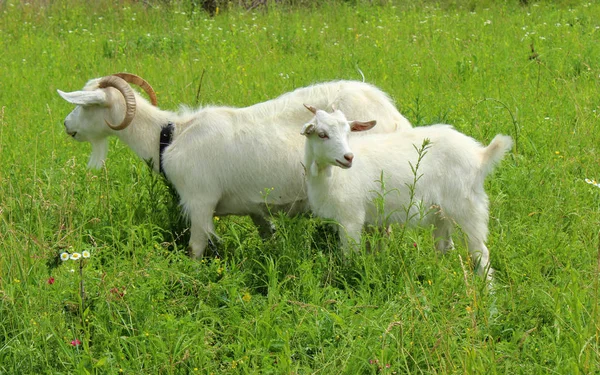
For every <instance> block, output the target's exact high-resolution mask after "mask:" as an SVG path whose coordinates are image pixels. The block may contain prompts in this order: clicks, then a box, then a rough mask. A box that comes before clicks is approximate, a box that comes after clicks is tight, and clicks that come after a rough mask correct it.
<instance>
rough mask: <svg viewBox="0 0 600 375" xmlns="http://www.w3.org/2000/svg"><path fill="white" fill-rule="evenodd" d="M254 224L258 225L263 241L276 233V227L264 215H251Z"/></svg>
mask: <svg viewBox="0 0 600 375" xmlns="http://www.w3.org/2000/svg"><path fill="white" fill-rule="evenodd" d="M250 218H251V219H252V222H253V223H254V225H256V228H257V229H258V234H259V235H260V237H261V238H262V239H263V240H266V239H268V238H270V237H271V236H272V235H273V233H275V226H274V225H273V223H271V221H270V220H269V219H267V218H266V217H264V216H263V215H255V214H252V215H250Z"/></svg>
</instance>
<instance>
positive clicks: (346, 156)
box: [344, 152, 354, 163]
mask: <svg viewBox="0 0 600 375" xmlns="http://www.w3.org/2000/svg"><path fill="white" fill-rule="evenodd" d="M344 159H346V160H348V162H349V163H352V159H354V154H353V153H351V152H349V153H347V154H344Z"/></svg>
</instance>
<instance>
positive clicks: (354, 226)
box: [337, 223, 363, 255]
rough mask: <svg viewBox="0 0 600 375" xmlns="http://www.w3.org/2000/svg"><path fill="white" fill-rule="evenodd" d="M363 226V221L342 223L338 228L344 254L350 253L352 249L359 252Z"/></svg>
mask: <svg viewBox="0 0 600 375" xmlns="http://www.w3.org/2000/svg"><path fill="white" fill-rule="evenodd" d="M362 228H363V225H362V223H345V224H344V225H342V224H340V226H339V227H338V228H337V230H338V232H339V235H340V243H341V246H342V251H343V252H344V255H348V254H349V253H350V251H355V252H358V250H359V249H360V238H361V234H362Z"/></svg>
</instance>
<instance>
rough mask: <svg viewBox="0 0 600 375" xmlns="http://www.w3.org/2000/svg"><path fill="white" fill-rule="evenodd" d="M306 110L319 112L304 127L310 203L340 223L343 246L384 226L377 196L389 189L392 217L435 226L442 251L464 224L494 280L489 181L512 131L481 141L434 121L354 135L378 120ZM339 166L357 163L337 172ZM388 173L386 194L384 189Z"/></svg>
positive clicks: (472, 248)
mask: <svg viewBox="0 0 600 375" xmlns="http://www.w3.org/2000/svg"><path fill="white" fill-rule="evenodd" d="M307 108H308V109H309V110H310V111H311V112H312V113H313V114H314V118H313V119H312V120H311V121H310V122H309V123H307V124H305V125H304V127H303V128H302V132H301V134H302V135H305V136H306V146H305V165H306V168H307V172H306V181H307V190H308V200H309V204H310V207H311V209H312V211H313V212H314V213H315V214H316V215H317V216H320V217H323V218H328V219H333V220H335V221H336V222H337V223H338V224H339V226H340V228H339V232H340V240H341V241H342V244H343V246H344V248H345V249H347V247H348V246H351V245H352V244H351V243H349V241H355V242H360V238H361V231H362V229H363V226H364V225H365V224H369V225H381V224H380V223H381V217H380V216H381V215H382V213H381V212H378V209H377V207H376V204H375V201H376V198H377V197H381V196H382V194H384V193H385V202H384V210H385V213H384V214H385V215H386V217H387V219H388V220H389V221H388V223H404V222H406V221H407V220H408V221H412V222H409V223H406V224H417V221H420V222H419V223H418V224H425V225H431V224H433V225H434V227H435V229H434V236H435V239H436V241H437V243H436V247H437V249H438V250H441V251H446V250H448V249H449V248H451V247H452V246H453V243H452V238H451V235H452V230H453V229H454V227H455V226H458V227H460V228H461V229H462V231H463V232H464V234H465V235H466V237H467V246H468V249H469V253H470V255H471V257H472V259H473V261H474V264H475V265H477V269H478V273H479V274H480V275H485V274H486V273H487V275H489V276H488V277H490V278H491V272H492V269H491V268H490V261H489V251H488V249H487V247H486V246H485V241H486V239H487V234H488V225H487V224H488V215H489V213H488V197H487V195H486V193H485V190H484V187H483V181H484V178H485V177H486V175H487V174H488V173H489V172H491V171H492V169H493V167H494V165H495V164H497V163H498V162H499V161H500V160H502V158H503V156H504V154H505V152H506V151H508V150H509V149H510V148H511V146H512V139H511V138H510V137H508V136H505V135H497V136H496V137H495V138H494V139H493V140H492V142H491V143H490V145H489V146H487V147H483V146H482V145H481V144H480V143H478V142H477V141H475V140H474V139H473V138H471V137H468V136H466V135H464V134H462V133H460V132H458V131H456V130H454V129H453V128H452V127H451V126H449V125H433V126H426V127H418V128H412V129H407V130H405V131H402V132H396V133H394V134H385V135H384V134H364V135H363V136H357V137H351V138H350V140H349V135H350V132H351V131H363V130H368V129H370V128H372V127H373V126H374V125H375V121H370V122H359V121H352V122H348V120H347V119H346V117H345V116H344V114H343V113H342V112H341V111H339V110H336V111H334V112H333V113H328V112H325V111H322V110H317V109H315V108H314V107H312V106H307ZM426 140H429V147H425V148H426V150H424V151H425V152H426V154H424V152H421V158H420V160H418V159H419V152H417V149H419V148H421V145H423V144H424V143H423V142H424V141H426ZM425 144H427V142H426V143H425ZM421 149H422V148H421ZM353 151H354V152H355V153H356V155H357V156H356V158H355V157H354V153H353ZM417 162H418V170H417V171H416V173H417V174H418V175H417V176H416V177H419V178H418V180H417V181H416V184H414V191H413V195H412V198H411V193H410V189H409V186H411V185H413V183H414V179H415V173H414V172H413V168H416V166H417ZM333 167H340V168H342V169H349V168H351V167H352V168H351V169H349V170H347V171H339V172H336V171H334V168H333ZM382 176H383V179H384V182H385V187H386V190H387V191H385V192H382V191H381V188H382V182H381V178H382ZM411 201H412V202H413V203H414V204H411ZM420 208H425V209H426V210H427V212H425V214H424V217H420V214H419V209H420ZM388 215H389V216H388ZM411 219H412V220H411ZM421 219H422V221H421Z"/></svg>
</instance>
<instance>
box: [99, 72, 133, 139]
mask: <svg viewBox="0 0 600 375" xmlns="http://www.w3.org/2000/svg"><path fill="white" fill-rule="evenodd" d="M98 86H99V87H100V88H107V87H114V88H115V89H117V90H119V92H120V93H121V94H123V97H124V98H125V118H124V119H123V121H122V122H121V123H120V124H119V125H113V124H111V123H110V122H108V120H104V121H106V125H108V126H109V127H110V128H111V129H113V130H123V129H125V128H126V127H128V126H129V124H131V121H132V120H133V117H134V116H135V109H136V102H135V95H133V90H132V89H131V87H130V86H129V84H128V83H127V82H125V80H124V79H123V78H121V77H117V76H108V77H104V78H102V79H101V80H100V82H98Z"/></svg>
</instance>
